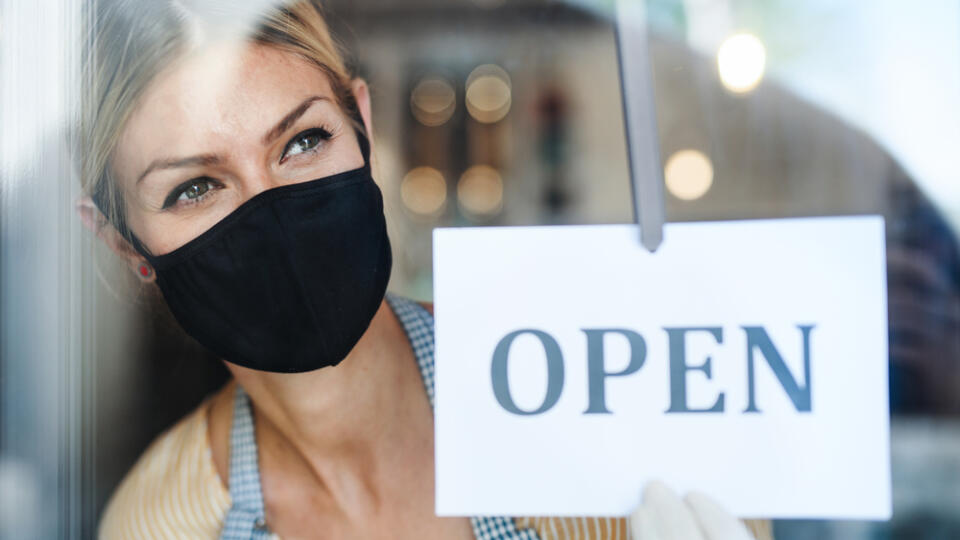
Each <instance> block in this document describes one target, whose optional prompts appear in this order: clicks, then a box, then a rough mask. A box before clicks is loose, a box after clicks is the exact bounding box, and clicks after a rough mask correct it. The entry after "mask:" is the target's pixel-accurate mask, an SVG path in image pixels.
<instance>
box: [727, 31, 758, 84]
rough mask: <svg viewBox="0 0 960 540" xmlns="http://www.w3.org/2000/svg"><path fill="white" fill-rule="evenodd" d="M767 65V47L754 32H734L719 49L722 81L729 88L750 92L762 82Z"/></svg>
mask: <svg viewBox="0 0 960 540" xmlns="http://www.w3.org/2000/svg"><path fill="white" fill-rule="evenodd" d="M766 66H767V49H766V47H764V46H763V42H762V41H760V39H759V38H757V36H754V35H753V34H747V33H741V34H734V35H732V36H730V37H728V38H727V39H725V40H724V42H723V44H721V45H720V49H719V50H718V51H717V70H718V71H719V73H720V81H721V82H722V83H723V86H725V87H726V88H727V89H728V90H730V91H731V92H736V93H738V94H739V93H744V92H749V91H750V90H753V89H754V88H756V87H757V85H758V84H760V81H761V80H762V79H763V73H764V71H765V70H766Z"/></svg>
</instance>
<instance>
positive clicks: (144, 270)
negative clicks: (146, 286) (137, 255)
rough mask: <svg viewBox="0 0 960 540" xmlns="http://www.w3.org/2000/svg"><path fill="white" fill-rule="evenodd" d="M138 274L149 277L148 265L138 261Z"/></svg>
mask: <svg viewBox="0 0 960 540" xmlns="http://www.w3.org/2000/svg"><path fill="white" fill-rule="evenodd" d="M140 276H141V277H145V278H148V277H150V267H149V266H147V265H146V263H140Z"/></svg>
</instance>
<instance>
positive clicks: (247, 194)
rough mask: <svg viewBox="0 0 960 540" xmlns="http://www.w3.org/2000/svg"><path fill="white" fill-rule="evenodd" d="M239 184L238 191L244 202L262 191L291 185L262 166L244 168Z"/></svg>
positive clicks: (287, 180)
mask: <svg viewBox="0 0 960 540" xmlns="http://www.w3.org/2000/svg"><path fill="white" fill-rule="evenodd" d="M240 182H241V186H242V187H241V190H240V191H241V193H242V194H243V200H244V201H248V200H250V199H252V198H253V197H256V196H257V195H259V194H261V193H263V192H264V191H269V190H271V189H274V188H278V187H280V186H285V185H287V184H291V183H293V182H291V181H290V180H289V179H286V178H283V177H282V176H281V175H278V174H276V173H275V172H274V171H271V170H270V168H269V167H267V166H264V165H263V164H260V165H258V166H251V167H247V168H245V169H244V172H243V175H242V177H241V179H240Z"/></svg>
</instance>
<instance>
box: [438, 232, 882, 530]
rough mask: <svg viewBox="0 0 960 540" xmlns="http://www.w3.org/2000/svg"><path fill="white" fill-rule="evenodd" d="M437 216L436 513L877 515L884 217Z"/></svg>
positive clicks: (879, 503) (879, 513) (879, 498)
mask: <svg viewBox="0 0 960 540" xmlns="http://www.w3.org/2000/svg"><path fill="white" fill-rule="evenodd" d="M664 234H665V239H664V243H663V245H662V246H661V247H660V249H659V250H658V251H657V252H656V253H653V254H651V253H649V252H647V251H646V250H645V249H643V248H642V247H641V246H640V243H639V240H638V234H637V229H636V227H635V226H632V225H610V226H606V225H604V226H576V227H574V226H569V227H516V228H514V227H508V228H460V229H438V230H436V231H435V232H434V280H435V281H434V301H435V309H436V389H437V394H436V413H435V414H436V467H437V468H436V473H437V478H436V488H437V493H436V495H437V513H438V514H439V515H441V516H456V515H530V516H540V515H567V516H585V515H590V516H623V515H627V514H629V513H630V512H631V511H632V510H633V509H634V508H635V507H636V505H637V504H638V503H639V500H640V493H641V490H642V488H643V486H644V484H645V483H646V482H647V481H649V480H652V479H660V480H662V481H664V482H665V483H666V484H667V485H669V486H671V487H673V488H674V489H676V490H677V491H678V492H680V493H684V492H687V491H688V490H694V489H696V490H699V491H701V492H704V493H706V494H708V495H710V496H712V497H714V498H715V499H716V500H717V501H719V502H720V503H721V504H722V505H724V506H725V507H726V508H727V509H728V510H730V511H731V512H732V513H734V514H736V515H738V516H742V517H767V518H772V517H784V518H855V519H887V518H889V516H890V511H891V501H890V459H889V414H888V398H887V362H888V359H887V308H886V277H885V276H886V263H885V255H884V226H883V220H882V218H879V217H854V218H820V219H792V220H770V221H748V222H723V223H690V224H671V225H668V226H667V228H666V230H665V232H664Z"/></svg>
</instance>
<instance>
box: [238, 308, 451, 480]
mask: <svg viewBox="0 0 960 540" xmlns="http://www.w3.org/2000/svg"><path fill="white" fill-rule="evenodd" d="M228 366H229V367H230V370H231V371H232V372H233V374H234V376H235V378H236V379H237V381H238V383H239V384H240V385H241V386H243V388H244V390H246V392H247V393H248V394H249V395H250V397H251V400H252V402H253V404H254V411H255V418H256V426H257V427H256V430H257V442H258V445H259V447H260V448H261V463H264V462H265V461H267V457H264V455H263V454H265V453H273V454H275V455H277V457H279V459H278V461H280V462H289V461H290V460H291V459H292V460H293V461H300V462H301V464H303V465H306V466H307V467H309V468H310V469H311V470H312V471H313V473H314V474H315V475H316V476H317V479H318V480H319V481H320V483H321V484H325V485H327V486H328V488H329V489H330V490H331V491H336V490H337V488H336V485H335V484H338V483H341V482H342V480H336V479H343V478H344V475H345V473H346V474H347V475H348V476H350V477H353V478H354V479H359V480H361V481H363V482H364V483H371V482H375V480H374V479H372V478H371V476H373V475H375V474H376V471H378V470H382V467H381V466H383V465H389V461H390V460H391V459H396V452H397V451H398V450H400V451H401V452H403V451H404V450H408V449H413V448H419V447H422V446H423V444H424V442H425V441H427V440H429V441H432V415H431V413H430V407H429V403H428V401H427V398H426V393H425V391H424V388H423V382H422V379H421V377H420V373H419V370H418V368H417V362H416V359H415V358H414V356H413V351H412V350H411V348H410V344H409V341H408V340H407V337H406V333H405V332H404V330H403V328H402V326H401V325H400V323H399V321H398V320H397V319H396V317H395V316H394V315H393V311H392V310H391V309H390V307H389V306H388V305H387V303H386V301H384V302H383V303H381V305H380V308H379V310H378V311H377V313H376V315H375V316H374V319H373V321H372V322H371V324H370V327H369V328H368V329H367V331H366V332H365V333H364V335H363V337H362V338H361V339H360V341H359V342H358V343H357V345H356V346H355V347H354V348H353V350H352V351H351V352H350V354H349V355H348V356H347V357H346V358H345V359H344V360H343V361H342V362H340V364H338V365H337V366H334V367H326V368H322V369H318V370H315V371H311V372H307V373H296V374H280V373H269V372H262V371H255V370H251V369H246V368H242V367H238V366H235V365H230V364H228ZM298 458H300V459H298ZM358 477H359V478H358Z"/></svg>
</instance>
